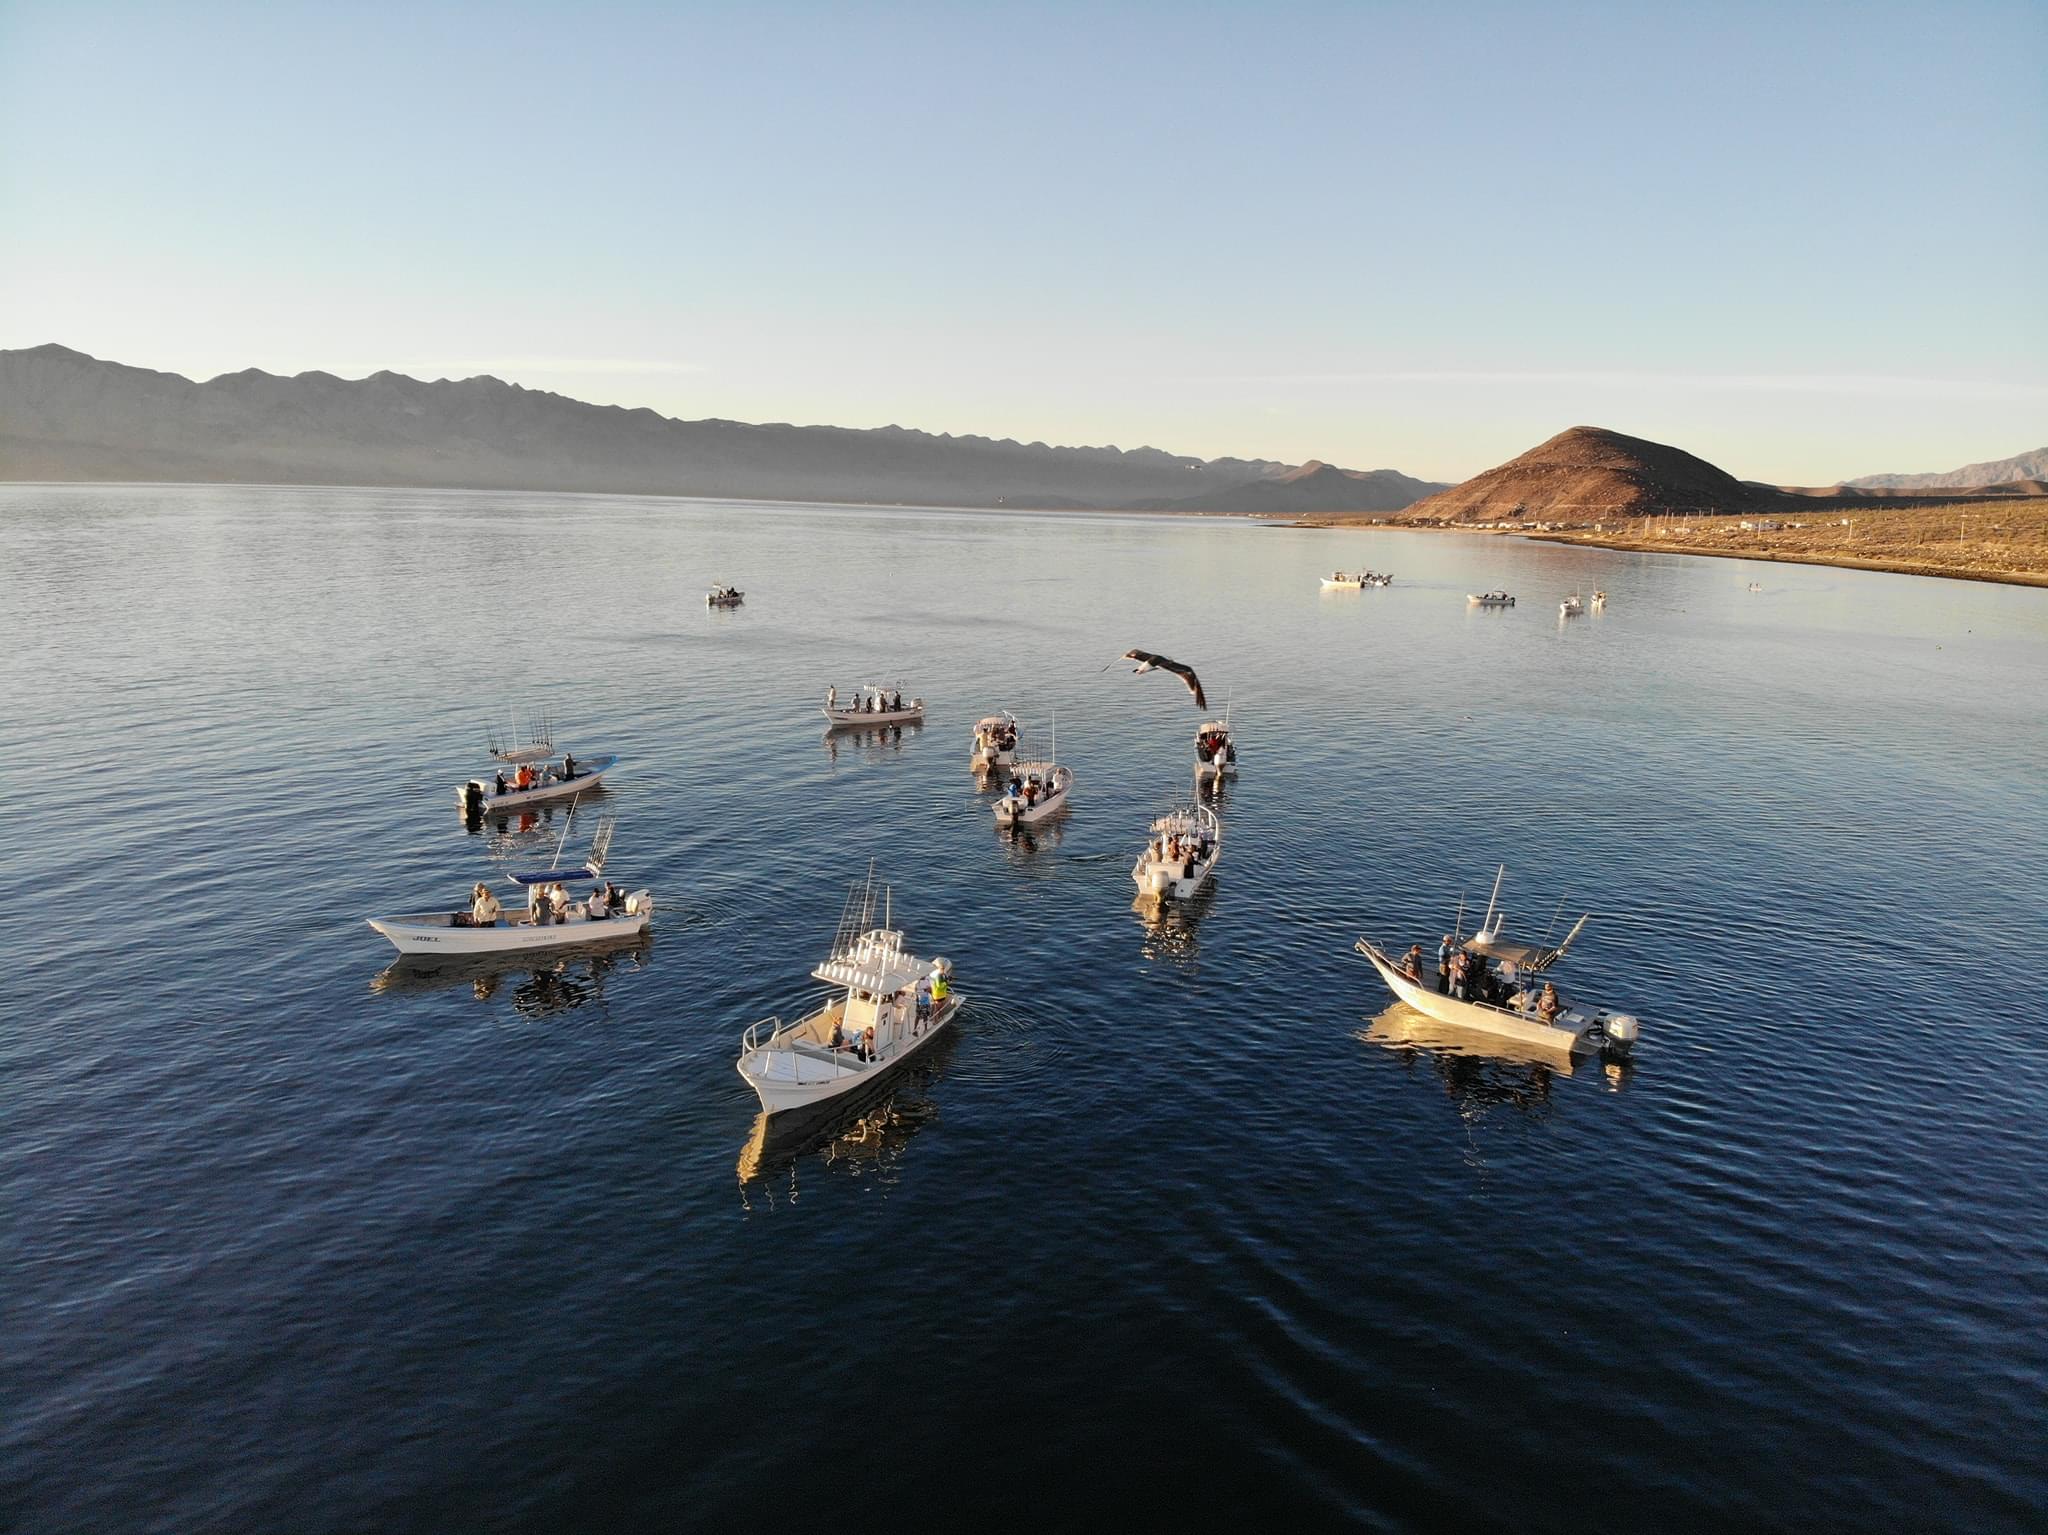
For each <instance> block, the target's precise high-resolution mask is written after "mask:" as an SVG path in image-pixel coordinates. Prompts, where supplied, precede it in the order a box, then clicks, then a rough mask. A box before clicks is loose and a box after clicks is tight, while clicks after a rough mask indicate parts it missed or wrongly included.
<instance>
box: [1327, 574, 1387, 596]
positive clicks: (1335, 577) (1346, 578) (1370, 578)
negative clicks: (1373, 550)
mask: <svg viewBox="0 0 2048 1535" xmlns="http://www.w3.org/2000/svg"><path fill="white" fill-rule="evenodd" d="M1393 580H1394V578H1393V577H1392V576H1390V575H1386V574H1383V573H1381V572H1380V571H1376V570H1333V571H1331V572H1330V573H1329V574H1328V575H1327V576H1324V577H1323V590H1325V591H1340V592H1362V591H1364V590H1365V589H1366V588H1367V587H1368V586H1389V585H1392V584H1393Z"/></svg>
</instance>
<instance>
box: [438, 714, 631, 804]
mask: <svg viewBox="0 0 2048 1535" xmlns="http://www.w3.org/2000/svg"><path fill="white" fill-rule="evenodd" d="M485 750H486V751H487V752H488V753H489V755H490V758H491V760H492V761H493V762H495V763H496V764H497V768H496V770H495V771H494V772H493V774H492V775H491V776H490V777H489V778H471V779H469V780H467V781H466V782H464V783H461V784H458V785H456V789H455V800H456V803H457V804H458V805H460V806H461V807H462V813H463V814H464V815H467V816H479V815H486V814H491V813H494V812H497V811H500V810H516V809H518V808H520V807H521V806H523V805H537V804H540V803H541V802H542V801H544V800H553V799H561V798H563V797H565V796H573V795H577V794H581V793H583V792H584V791H585V790H588V789H595V788H596V787H597V786H598V785H599V784H601V783H602V782H603V781H604V775H605V774H606V773H608V772H610V771H611V770H612V769H613V768H614V767H616V766H618V762H619V758H618V754H617V753H616V752H607V753H603V754H601V755H597V756H585V757H579V756H577V755H576V754H575V753H574V752H571V751H558V750H557V749H556V746H555V727H554V721H553V720H552V719H550V718H549V717H548V716H547V715H546V714H544V713H543V714H535V715H533V716H531V717H530V718H529V720H528V722H527V724H526V725H525V726H524V727H523V728H522V727H521V726H520V725H519V724H518V722H517V721H516V720H515V721H514V722H513V726H512V729H511V730H510V731H509V732H507V733H506V734H504V735H500V734H498V732H497V731H496V730H492V731H491V732H490V733H489V734H488V735H487V736H486V737H485ZM557 758H559V759H560V760H559V761H558V760H557Z"/></svg>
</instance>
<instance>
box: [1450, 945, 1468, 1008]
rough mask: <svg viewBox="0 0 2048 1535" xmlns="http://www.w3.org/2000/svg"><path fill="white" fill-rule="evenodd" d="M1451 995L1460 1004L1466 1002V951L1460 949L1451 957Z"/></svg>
mask: <svg viewBox="0 0 2048 1535" xmlns="http://www.w3.org/2000/svg"><path fill="white" fill-rule="evenodd" d="M1450 983H1451V995H1452V996H1454V997H1456V998H1457V999H1458V1000H1459V1001H1460V1002H1462V1001H1464V1000H1465V951H1464V950H1463V949H1460V950H1459V951H1458V952H1457V953H1455V954H1453V955H1452V956H1451V972H1450Z"/></svg>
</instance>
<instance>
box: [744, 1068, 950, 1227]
mask: <svg viewBox="0 0 2048 1535" xmlns="http://www.w3.org/2000/svg"><path fill="white" fill-rule="evenodd" d="M956 1043H957V1038H956V1031H954V1030H951V1029H948V1030H946V1031H944V1032H943V1033H942V1034H941V1035H940V1036H939V1037H938V1038H937V1039H934V1040H933V1041H932V1042H931V1044H930V1045H929V1046H928V1047H927V1048H926V1049H924V1050H923V1051H921V1052H920V1053H919V1055H918V1058H917V1059H916V1060H914V1061H912V1062H909V1063H908V1064H906V1065H905V1066H904V1067H903V1068H902V1069H901V1070H900V1071H899V1072H897V1073H895V1074H893V1075H891V1076H889V1077H887V1078H885V1079H884V1080H883V1081H882V1082H880V1083H878V1084H877V1091H876V1092H875V1093H871V1094H868V1095H866V1096H864V1097H860V1098H857V1099H855V1101H853V1102H851V1103H849V1102H847V1101H846V1100H845V1099H844V1098H832V1099H828V1100H827V1101H825V1102H824V1103H821V1104H819V1105H818V1106H817V1107H816V1108H815V1109H809V1110H805V1109H792V1110H785V1111H784V1112H782V1113H780V1114H773V1115H771V1114H767V1113H761V1114H756V1115H755V1116H754V1129H753V1133H752V1134H751V1135H749V1136H748V1137H747V1143H746V1145H744V1146H742V1147H741V1148H740V1156H739V1163H738V1165H737V1166H736V1168H735V1169H734V1171H735V1172H736V1173H737V1174H738V1175H739V1183H740V1197H741V1200H742V1202H743V1203H746V1204H747V1206H748V1208H750V1209H751V1208H752V1201H751V1199H750V1198H749V1197H748V1196H749V1195H750V1194H756V1193H762V1194H766V1195H768V1196H769V1197H768V1202H769V1203H771V1204H772V1203H773V1202H774V1194H775V1191H776V1190H777V1189H781V1190H782V1192H783V1196H784V1198H785V1199H786V1200H787V1201H789V1202H790V1203H794V1202H795V1201H796V1197H797V1195H798V1193H799V1192H801V1190H800V1189H799V1187H798V1182H799V1180H798V1173H799V1171H800V1169H801V1168H802V1167H803V1166H804V1165H806V1164H808V1163H815V1164H817V1165H818V1166H819V1167H821V1168H823V1169H824V1171H825V1172H827V1173H828V1174H836V1175H839V1176H842V1177H851V1178H855V1179H858V1180H860V1181H862V1182H865V1183H893V1182H894V1181H895V1179H896V1175H897V1173H898V1171H899V1170H900V1168H901V1165H902V1160H903V1153H904V1151H905V1150H906V1149H907V1148H908V1146H909V1145H910V1142H911V1141H912V1140H914V1139H915V1138H916V1136H917V1133H918V1132H919V1131H920V1130H922V1129H924V1127H925V1126H926V1125H929V1124H932V1123H933V1122H934V1121H936V1120H937V1119H938V1117H939V1104H938V1100H937V1099H936V1098H934V1097H932V1095H931V1089H932V1088H933V1087H934V1086H936V1085H937V1083H938V1080H939V1078H940V1077H941V1076H943V1075H944V1073H945V1068H946V1063H947V1062H948V1061H950V1060H951V1059H952V1056H953V1050H954V1048H955V1046H956ZM785 1180H786V1182H785Z"/></svg>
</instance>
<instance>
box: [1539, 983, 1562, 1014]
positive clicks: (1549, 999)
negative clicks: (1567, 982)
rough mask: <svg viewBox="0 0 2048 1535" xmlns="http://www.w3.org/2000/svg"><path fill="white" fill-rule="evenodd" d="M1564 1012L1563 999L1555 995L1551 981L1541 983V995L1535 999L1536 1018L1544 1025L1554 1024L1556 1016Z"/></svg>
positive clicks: (1555, 991)
mask: <svg viewBox="0 0 2048 1535" xmlns="http://www.w3.org/2000/svg"><path fill="white" fill-rule="evenodd" d="M1563 1011H1564V998H1562V997H1560V996H1559V995H1558V994H1557V985H1556V983H1555V982H1553V981H1545V982H1544V983H1543V995H1542V996H1540V997H1538V998H1537V999H1536V1016H1537V1017H1539V1018H1541V1019H1542V1020H1543V1021H1544V1022H1545V1023H1556V1022H1557V1015H1558V1014H1559V1013H1561V1012H1563Z"/></svg>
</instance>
